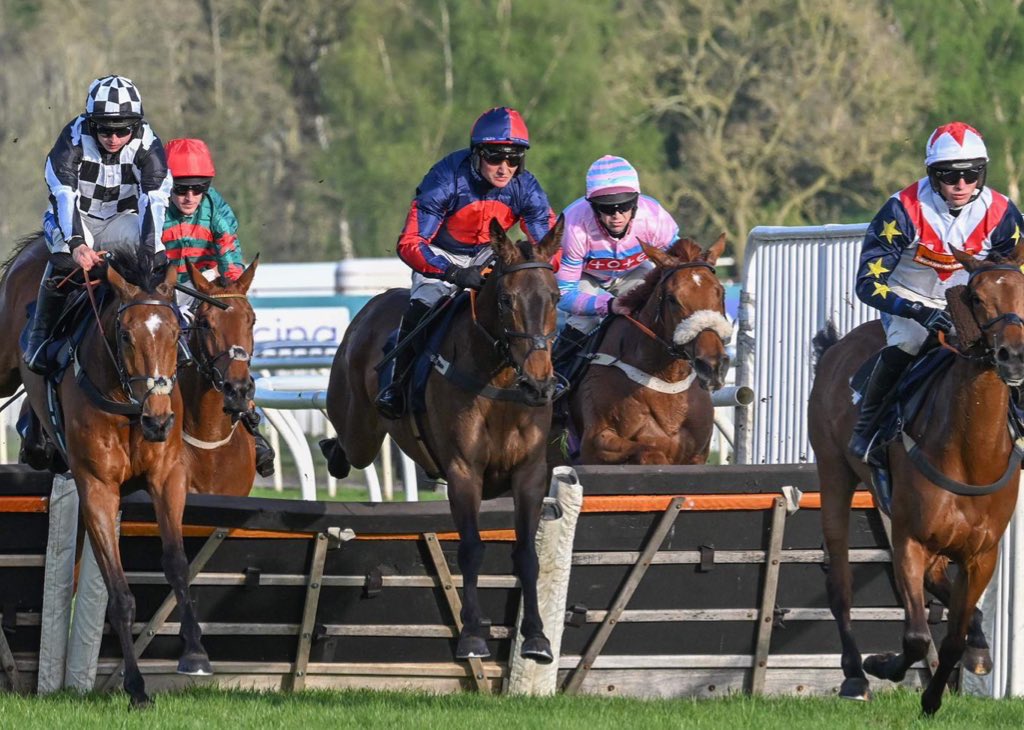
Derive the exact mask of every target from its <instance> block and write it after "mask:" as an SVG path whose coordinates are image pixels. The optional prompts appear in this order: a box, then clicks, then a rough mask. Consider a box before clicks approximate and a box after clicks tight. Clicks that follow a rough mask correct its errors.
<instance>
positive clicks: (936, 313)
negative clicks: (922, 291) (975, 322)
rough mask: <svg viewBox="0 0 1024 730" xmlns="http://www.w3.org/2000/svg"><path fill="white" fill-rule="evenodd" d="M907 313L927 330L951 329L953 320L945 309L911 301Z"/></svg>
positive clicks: (945, 330) (946, 330) (942, 330)
mask: <svg viewBox="0 0 1024 730" xmlns="http://www.w3.org/2000/svg"><path fill="white" fill-rule="evenodd" d="M908 315H909V316H910V319H913V320H914V321H915V322H917V323H918V324H920V325H921V326H922V327H924V328H925V329H926V330H928V331H929V332H950V331H951V330H952V329H953V320H952V319H950V317H949V313H948V312H947V311H946V310H945V309H935V308H933V307H928V306H925V305H924V304H921V302H913V303H912V304H911V305H910V311H909V312H908Z"/></svg>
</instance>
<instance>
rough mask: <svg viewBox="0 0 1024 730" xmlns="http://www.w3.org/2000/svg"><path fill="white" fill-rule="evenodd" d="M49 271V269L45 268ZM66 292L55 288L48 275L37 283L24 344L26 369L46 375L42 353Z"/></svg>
mask: <svg viewBox="0 0 1024 730" xmlns="http://www.w3.org/2000/svg"><path fill="white" fill-rule="evenodd" d="M47 273H49V269H47ZM67 299H68V294H67V292H66V291H64V290H63V289H58V288H57V280H56V279H54V278H51V277H49V276H45V277H44V278H43V282H42V283H41V284H40V285H39V298H38V299H36V310H35V313H34V314H33V315H32V324H31V326H30V327H29V333H28V343H27V344H26V345H25V354H24V356H23V359H24V361H25V365H27V366H28V369H29V370H31V371H32V372H34V373H38V374H40V375H46V372H47V366H48V363H47V362H46V357H45V356H44V354H43V350H44V348H45V346H46V343H47V342H48V341H49V339H50V335H51V333H52V332H53V328H54V327H55V326H56V324H57V320H59V319H60V315H61V312H63V311H64V303H65V302H66V301H67Z"/></svg>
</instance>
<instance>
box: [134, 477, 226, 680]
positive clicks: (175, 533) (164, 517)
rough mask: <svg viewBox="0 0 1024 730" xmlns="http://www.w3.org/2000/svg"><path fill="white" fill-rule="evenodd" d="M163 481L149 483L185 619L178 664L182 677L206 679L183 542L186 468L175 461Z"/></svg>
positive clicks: (166, 563) (167, 567)
mask: <svg viewBox="0 0 1024 730" xmlns="http://www.w3.org/2000/svg"><path fill="white" fill-rule="evenodd" d="M161 477H162V478H153V479H150V480H149V483H148V487H149V493H150V495H151V496H152V498H153V511H154V512H156V521H157V524H158V525H159V526H160V543H161V546H162V548H163V552H162V554H161V557H160V562H161V565H162V566H163V569H164V575H165V576H166V577H167V582H168V584H170V586H171V589H172V590H173V591H174V597H175V598H176V599H177V601H178V608H179V614H180V616H181V631H180V636H181V639H182V642H183V643H184V647H183V649H182V654H181V658H180V659H179V660H178V673H179V674H189V675H197V676H205V675H209V674H212V673H213V670H212V668H211V667H210V658H209V656H207V654H206V649H204V648H203V644H202V630H201V629H200V628H199V621H198V619H197V618H196V611H195V604H194V603H193V602H192V596H191V592H190V590H189V581H188V558H187V557H186V556H185V543H184V540H183V539H182V530H181V520H182V515H183V514H184V512H185V490H186V483H185V480H186V477H185V467H184V466H183V465H182V464H181V462H180V461H175V462H174V464H173V465H172V466H171V467H170V468H169V469H168V471H167V473H166V474H164V475H161Z"/></svg>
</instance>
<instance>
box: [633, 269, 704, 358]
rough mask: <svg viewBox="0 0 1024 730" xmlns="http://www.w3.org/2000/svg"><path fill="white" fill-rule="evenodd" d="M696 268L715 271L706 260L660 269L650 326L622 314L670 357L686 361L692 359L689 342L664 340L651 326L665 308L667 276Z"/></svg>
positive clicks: (655, 324)
mask: <svg viewBox="0 0 1024 730" xmlns="http://www.w3.org/2000/svg"><path fill="white" fill-rule="evenodd" d="M696 268H704V269H708V270H709V271H710V272H711V273H712V274H714V273H715V271H716V269H715V267H714V266H712V265H711V264H709V263H708V262H707V261H686V262H684V263H681V264H677V265H676V266H672V267H671V268H667V269H665V270H664V271H662V273H661V276H659V277H658V283H657V284H655V286H654V288H655V290H656V291H657V292H658V305H657V309H656V311H655V314H654V321H653V322H652V323H651V325H652V326H651V327H648V326H647V325H645V324H644V323H643V322H641V321H640V320H638V319H636V318H635V317H633V316H631V315H628V314H625V315H622V316H623V317H625V318H626V319H627V320H628V321H629V322H630V323H631V324H632V325H633V326H634V327H636V328H637V329H639V330H640V331H641V332H643V333H644V334H645V335H647V336H648V337H650V338H651V339H652V340H654V341H655V342H657V343H658V344H660V345H661V346H662V347H664V348H665V350H666V351H667V352H668V354H669V356H670V357H672V358H673V359H677V360H686V361H687V362H690V361H692V360H693V354H692V353H691V352H689V351H687V349H686V347H687V345H689V344H690V343H689V342H687V343H684V344H683V345H682V346H681V347H680V346H677V345H676V343H675V342H672V341H671V340H666V339H665V338H664V337H662V336H661V335H659V334H658V333H657V332H655V331H654V329H652V327H657V326H658V323H659V322H660V321H661V316H662V312H663V311H664V310H665V287H664V284H665V281H666V280H667V279H668V278H669V277H671V276H673V275H674V274H677V273H678V272H680V271H682V270H684V269H696ZM690 342H693V340H691V341H690Z"/></svg>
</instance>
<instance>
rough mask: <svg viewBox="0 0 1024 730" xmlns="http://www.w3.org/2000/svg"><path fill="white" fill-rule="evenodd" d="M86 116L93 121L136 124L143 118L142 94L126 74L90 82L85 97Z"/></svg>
mask: <svg viewBox="0 0 1024 730" xmlns="http://www.w3.org/2000/svg"><path fill="white" fill-rule="evenodd" d="M85 116H86V117H88V118H89V119H90V120H92V121H96V122H103V123H104V124H111V123H114V124H116V123H117V122H119V121H123V122H125V123H131V124H134V123H135V122H137V121H139V120H140V119H142V96H141V95H140V94H139V90H138V89H137V88H136V87H135V84H134V83H132V80H131V79H126V78H125V77H124V76H104V77H103V78H101V79H96V80H95V81H93V82H92V83H91V84H89V94H88V96H86V97H85Z"/></svg>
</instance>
